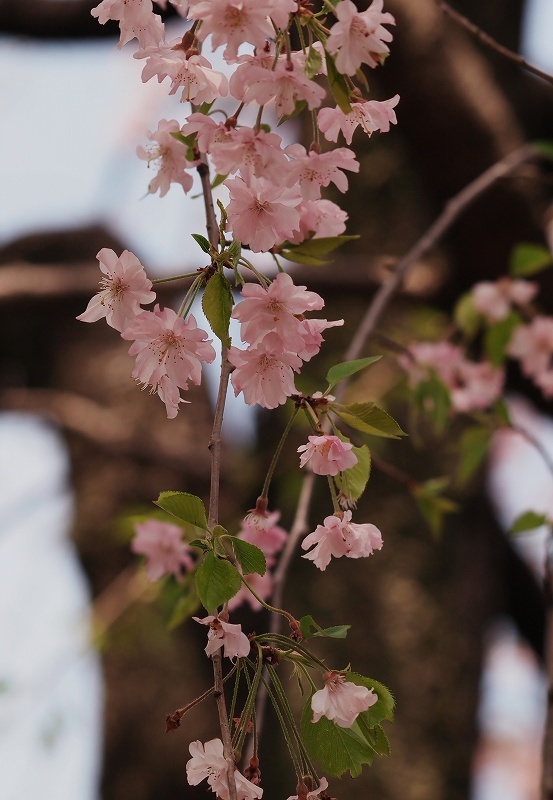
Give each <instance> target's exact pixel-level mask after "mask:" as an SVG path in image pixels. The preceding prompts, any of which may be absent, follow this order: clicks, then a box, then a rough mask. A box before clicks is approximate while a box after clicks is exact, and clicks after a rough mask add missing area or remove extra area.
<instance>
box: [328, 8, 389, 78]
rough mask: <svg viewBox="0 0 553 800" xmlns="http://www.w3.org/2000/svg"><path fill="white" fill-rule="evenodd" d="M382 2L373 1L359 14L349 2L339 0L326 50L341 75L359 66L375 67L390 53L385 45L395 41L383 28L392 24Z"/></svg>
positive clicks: (349, 73)
mask: <svg viewBox="0 0 553 800" xmlns="http://www.w3.org/2000/svg"><path fill="white" fill-rule="evenodd" d="M382 6H383V0H373V2H372V3H371V5H370V6H369V8H367V9H366V11H361V12H360V11H359V10H358V9H357V6H356V5H355V4H354V3H352V2H351V0H342V2H340V3H338V5H337V6H336V7H335V9H334V13H335V14H336V16H337V18H338V22H335V23H334V25H333V26H332V28H331V29H330V36H329V37H328V42H327V48H328V52H329V53H331V54H332V55H334V56H335V60H336V68H337V70H338V72H341V73H342V74H343V75H355V73H356V72H357V70H358V69H359V67H360V66H361V64H368V66H369V67H376V66H378V64H380V63H381V59H382V56H385V55H387V54H388V53H389V52H390V48H389V47H388V45H387V44H386V42H391V41H392V39H393V38H394V37H393V36H392V34H391V33H390V31H387V30H386V28H384V27H383V26H384V25H394V24H395V20H394V18H393V16H392V15H391V14H389V13H382Z"/></svg>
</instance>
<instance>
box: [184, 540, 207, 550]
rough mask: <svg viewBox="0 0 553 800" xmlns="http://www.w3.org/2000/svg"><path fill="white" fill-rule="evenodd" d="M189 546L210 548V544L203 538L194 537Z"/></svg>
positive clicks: (201, 548)
mask: <svg viewBox="0 0 553 800" xmlns="http://www.w3.org/2000/svg"><path fill="white" fill-rule="evenodd" d="M188 546H189V547H199V548H200V550H204V551H205V550H208V549H209V548H208V546H207V544H206V542H205V541H204V540H203V539H192V541H191V542H188Z"/></svg>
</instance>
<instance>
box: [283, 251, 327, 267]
mask: <svg viewBox="0 0 553 800" xmlns="http://www.w3.org/2000/svg"><path fill="white" fill-rule="evenodd" d="M279 255H281V256H282V257H283V258H285V259H286V260H287V261H293V262H294V264H305V265H306V266H307V267H322V266H323V265H324V264H328V263H329V262H328V261H325V260H324V259H322V258H316V257H315V256H310V255H307V253H302V252H301V250H300V252H299V253H298V251H297V249H294V250H283V251H282V253H279Z"/></svg>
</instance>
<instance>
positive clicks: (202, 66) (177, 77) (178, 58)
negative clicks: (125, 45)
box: [134, 39, 228, 105]
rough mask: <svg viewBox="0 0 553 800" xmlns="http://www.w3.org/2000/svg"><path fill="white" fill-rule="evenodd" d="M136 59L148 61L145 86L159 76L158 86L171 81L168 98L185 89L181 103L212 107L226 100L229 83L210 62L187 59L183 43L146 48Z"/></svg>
mask: <svg viewBox="0 0 553 800" xmlns="http://www.w3.org/2000/svg"><path fill="white" fill-rule="evenodd" d="M134 58H145V59H146V65H145V66H144V69H143V70H142V81H143V82H144V83H146V82H147V81H149V80H150V78H153V77H154V75H157V79H158V82H159V83H161V81H162V80H163V79H164V78H167V77H169V78H171V90H170V92H169V94H175V92H177V90H179V89H181V88H182V94H181V98H180V99H181V103H184V101H185V100H188V101H190V102H194V103H196V104H197V105H200V104H201V103H212V102H213V101H214V100H217V99H218V98H219V97H224V96H225V95H226V94H227V91H228V81H227V79H226V77H225V76H224V75H223V73H222V72H217V71H216V70H214V69H212V68H211V64H210V62H209V61H208V60H207V58H204V57H203V56H202V55H199V54H194V55H191V56H187V54H186V53H185V52H184V51H183V50H182V48H181V40H180V39H174V40H173V41H171V42H169V44H164V45H163V46H160V47H145V48H143V49H142V50H138V51H137V52H136V53H135V54H134Z"/></svg>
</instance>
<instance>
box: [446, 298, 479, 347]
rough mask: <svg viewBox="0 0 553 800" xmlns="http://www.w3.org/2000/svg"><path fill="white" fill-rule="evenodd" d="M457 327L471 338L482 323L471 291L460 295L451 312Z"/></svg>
mask: <svg viewBox="0 0 553 800" xmlns="http://www.w3.org/2000/svg"><path fill="white" fill-rule="evenodd" d="M453 316H454V319H455V323H456V325H457V327H458V328H459V329H460V330H461V331H462V332H463V333H464V335H465V336H466V337H467V339H472V338H473V336H474V335H475V334H476V333H478V329H479V328H480V326H481V325H482V315H481V314H480V312H479V311H477V310H476V307H475V305H474V299H473V296H472V292H466V293H465V294H463V295H461V297H460V298H459V300H458V301H457V303H456V305H455V311H454V312H453Z"/></svg>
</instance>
